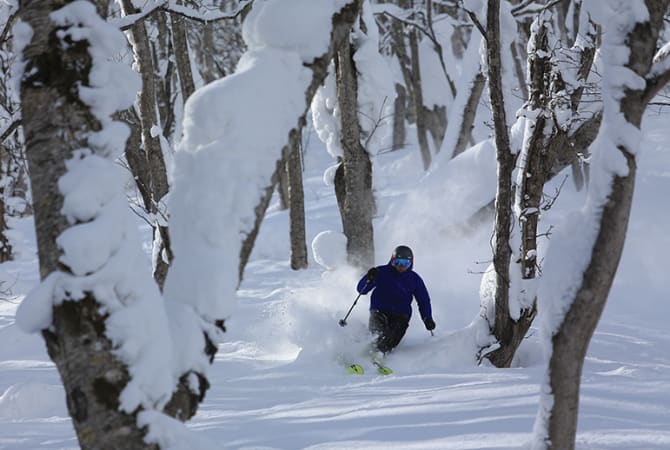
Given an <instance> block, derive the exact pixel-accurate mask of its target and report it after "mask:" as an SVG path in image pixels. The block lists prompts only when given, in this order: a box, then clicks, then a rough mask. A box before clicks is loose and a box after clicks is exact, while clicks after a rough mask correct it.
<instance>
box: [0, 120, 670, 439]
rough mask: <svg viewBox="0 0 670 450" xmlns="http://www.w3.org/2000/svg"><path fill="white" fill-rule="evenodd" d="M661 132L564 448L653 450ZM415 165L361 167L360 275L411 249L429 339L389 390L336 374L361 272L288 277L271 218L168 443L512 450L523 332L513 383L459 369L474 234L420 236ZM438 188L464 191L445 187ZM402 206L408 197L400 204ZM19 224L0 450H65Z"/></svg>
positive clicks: (355, 329) (414, 327)
mask: <svg viewBox="0 0 670 450" xmlns="http://www.w3.org/2000/svg"><path fill="white" fill-rule="evenodd" d="M666 124H667V114H666V115H661V114H658V113H657V112H656V111H654V110H651V111H650V112H649V113H648V115H647V118H646V120H645V123H644V130H643V133H644V136H645V143H644V146H643V148H644V151H643V152H642V153H641V154H640V157H639V173H638V181H637V189H636V193H635V201H634V208H633V215H632V218H631V223H630V228H629V236H628V240H627V242H626V248H625V251H624V256H623V259H622V261H621V265H620V268H619V273H618V276H617V279H616V280H615V283H614V286H613V289H612V293H611V296H610V299H609V301H608V305H607V307H606V309H605V313H604V315H603V318H602V320H601V322H600V325H599V327H598V329H597V330H596V333H595V336H594V338H593V340H592V343H591V346H590V349H589V354H588V356H587V360H586V364H585V367H584V374H583V382H582V396H581V404H580V418H579V428H578V436H577V447H578V448H579V449H602V450H605V449H640V450H641V449H645V450H661V449H668V448H670V389H669V387H670V370H669V369H670V355H669V354H668V351H667V349H668V348H669V347H670V331H669V330H670V329H669V328H668V326H667V317H668V313H670V305H669V304H668V302H667V299H668V296H667V292H668V290H667V287H666V281H665V280H666V278H667V277H666V268H665V265H664V260H665V258H664V257H665V255H667V254H668V253H670V236H669V235H668V232H667V225H668V223H670V210H669V209H668V208H667V206H666V205H667V198H666V197H667V196H668V195H669V194H670V154H668V150H667V148H664V147H663V145H664V143H665V142H666V141H667V140H668V131H667V126H666ZM323 147H324V146H323V145H322V144H321V143H320V142H318V140H317V139H316V137H315V136H311V138H310V140H309V145H308V146H307V150H306V155H305V164H306V173H305V196H306V212H307V221H308V222H307V235H308V240H309V242H311V241H312V239H313V238H314V237H315V236H316V235H317V234H319V233H321V232H323V231H326V230H336V231H338V230H340V227H341V225H340V219H339V217H338V216H337V209H336V204H335V198H334V194H333V190H332V187H330V186H326V185H325V184H324V183H323V181H322V175H323V172H324V170H325V169H326V168H327V167H328V166H330V165H331V164H332V163H333V161H332V159H331V157H330V156H329V155H328V154H327V152H326V151H325V149H324V148H323ZM410 148H413V147H412V146H410ZM415 150H416V149H414V150H411V152H412V153H410V150H407V151H401V152H395V153H386V154H383V155H378V156H377V157H376V159H375V171H376V172H375V176H376V177H377V180H376V181H375V182H376V186H377V189H378V192H377V195H378V200H379V211H380V212H379V217H378V218H377V221H376V249H377V250H376V253H377V263H378V264H381V263H383V262H385V261H386V260H387V259H388V257H389V255H390V252H391V250H392V249H393V247H394V246H395V245H397V244H405V243H406V244H409V245H410V246H412V247H413V248H414V250H415V254H416V264H415V268H416V270H417V271H418V272H419V273H420V274H421V275H422V277H423V278H424V280H425V281H426V284H427V286H428V288H429V291H430V292H431V295H432V298H433V309H434V317H435V321H436V322H437V329H436V333H435V336H434V337H431V336H430V334H429V333H427V332H426V331H425V330H424V329H423V326H422V324H421V323H420V321H419V320H418V319H417V318H416V317H415V318H414V319H413V321H412V323H411V325H410V328H409V330H408V333H407V336H406V338H405V340H404V341H403V342H402V344H401V345H400V346H399V347H398V349H397V351H396V352H394V353H393V354H392V355H390V356H389V358H388V360H387V362H388V365H389V366H391V367H392V368H393V369H394V374H393V375H391V376H387V377H384V376H380V375H377V374H376V373H374V371H373V370H372V369H371V368H369V367H367V368H369V369H370V370H368V372H367V373H366V374H364V375H362V376H356V375H349V374H347V373H346V372H345V370H344V367H343V363H344V362H349V361H360V362H363V364H364V365H366V366H367V364H366V363H365V358H364V357H363V356H362V355H363V354H364V351H365V346H366V343H367V334H366V331H365V330H366V321H367V298H365V297H363V298H361V300H360V301H359V303H358V305H357V306H356V307H355V308H354V310H353V312H352V315H351V316H350V318H349V320H348V322H349V325H348V326H347V327H344V328H342V327H339V326H338V324H337V321H338V319H340V318H341V317H343V316H344V314H346V312H347V310H348V309H349V307H350V306H351V304H352V302H353V300H354V298H355V294H356V293H355V289H354V285H355V282H356V281H357V279H358V277H359V276H361V275H362V274H361V273H358V272H356V271H354V270H352V269H348V268H346V267H340V268H338V269H335V270H330V271H325V270H324V269H323V268H322V267H321V266H319V265H318V264H316V263H315V262H314V259H313V257H314V255H313V254H311V255H310V267H309V269H307V270H305V271H300V272H293V271H291V270H290V268H289V265H288V256H287V255H288V239H287V236H288V218H287V213H286V212H285V211H279V210H278V207H277V203H276V202H273V204H272V206H271V208H270V211H269V212H268V215H267V218H266V220H265V222H264V224H263V226H262V229H261V234H260V236H259V240H258V243H257V247H256V249H255V251H254V253H253V255H252V259H251V262H250V264H249V266H248V269H247V272H246V275H245V280H244V282H243V284H242V286H241V288H240V290H239V291H238V298H239V301H238V306H237V308H236V310H235V312H234V314H233V316H232V318H231V319H230V320H229V321H228V323H227V324H226V325H227V328H228V333H226V336H225V337H226V342H225V343H224V344H222V345H221V348H220V351H219V353H218V355H217V357H216V361H215V363H214V365H213V367H212V369H211V371H210V376H211V378H210V381H211V383H212V388H211V389H210V391H209V392H208V394H207V397H206V399H205V402H204V403H203V404H202V405H201V407H200V410H199V412H198V414H197V416H196V417H195V418H194V420H192V421H191V422H190V423H189V427H190V429H191V430H193V433H192V435H187V436H185V437H184V439H185V440H184V441H183V442H185V444H184V448H193V449H195V448H227V449H246V450H250V449H257V450H258V449H264V450H268V449H284V450H292V449H393V448H397V449H444V450H446V449H523V448H527V445H528V444H529V442H530V439H531V433H532V427H533V423H534V420H535V415H536V412H537V407H538V389H539V387H538V386H539V383H540V381H541V379H542V374H543V372H544V365H543V363H542V355H541V349H540V346H539V344H538V341H537V338H536V335H535V334H534V333H535V330H531V334H530V336H529V337H528V339H526V341H525V342H524V344H523V346H522V348H521V349H520V351H519V354H518V358H517V361H516V364H515V365H516V367H515V368H513V369H509V370H499V369H494V368H490V367H480V366H477V365H476V364H475V363H474V351H473V348H472V342H473V334H475V333H477V330H476V329H475V328H474V327H471V326H469V325H470V323H471V322H472V320H473V319H474V318H475V317H476V316H477V314H478V312H479V298H478V290H479V282H480V279H481V272H482V271H483V270H485V268H486V265H487V264H486V262H487V260H489V259H490V248H489V237H490V227H489V226H488V225H485V226H482V227H481V228H479V229H477V230H475V231H474V232H473V234H472V235H470V236H464V235H462V234H460V233H457V232H454V231H453V230H449V229H448V227H443V228H440V227H436V224H439V223H443V224H447V223H454V222H456V221H457V219H458V218H459V217H460V216H459V214H462V211H461V209H460V208H458V207H457V205H455V204H453V202H452V203H451V204H450V203H448V202H447V201H446V199H445V198H444V196H443V197H441V196H440V195H439V190H438V191H433V192H434V193H433V194H432V195H427V196H424V197H421V195H417V194H420V193H421V192H422V190H424V189H425V190H426V192H430V189H434V188H435V187H434V182H431V181H429V180H425V181H421V177H422V173H421V163H420V159H419V154H418V151H415ZM444 170H445V171H446V169H444ZM401 174H402V176H400V175H401ZM438 175H439V174H438ZM477 177H480V179H478V178H477ZM488 177H490V174H489V173H488V172H487V171H485V170H482V171H481V172H479V173H478V174H472V176H471V178H470V180H469V181H470V183H471V184H472V185H476V186H478V187H479V189H487V187H486V186H488V185H489V184H490V183H487V179H488ZM560 181H561V180H560V179H557V180H556V181H555V183H556V184H557V185H558V183H560ZM445 182H446V181H445ZM553 187H555V186H552V187H551V188H553ZM446 188H449V189H455V190H454V191H451V192H461V190H463V189H465V187H464V186H462V185H458V184H456V185H451V186H449V185H446V186H445V189H446ZM459 188H461V190H459ZM408 192H414V194H413V195H412V197H408ZM464 192H465V191H464ZM480 194H481V192H480V191H477V192H475V193H473V195H480ZM408 198H411V199H413V200H412V201H410V202H408V201H407V199H408ZM582 200H583V193H577V192H574V190H573V188H572V185H571V182H570V181H569V180H568V181H567V182H566V183H565V185H564V187H563V190H562V191H561V195H560V196H559V200H558V201H557V202H556V205H555V208H554V209H553V210H552V211H551V212H550V213H549V214H547V217H546V221H547V223H550V222H551V221H552V220H553V218H554V217H555V218H558V217H560V216H561V214H563V213H564V212H565V211H567V210H568V209H570V208H574V207H576V206H578V205H580V204H581V203H580V202H581V201H582ZM420 202H421V204H419V203H420ZM31 226H32V224H31V223H30V222H29V221H19V222H18V223H16V224H15V229H14V230H13V236H12V237H13V240H14V242H15V243H16V245H17V246H18V249H19V255H20V259H19V260H18V261H16V262H12V263H7V264H4V265H2V266H0V276H1V277H2V278H1V280H2V281H4V284H3V285H2V288H3V289H5V290H11V296H10V295H8V294H6V295H4V296H3V297H4V299H3V300H2V301H0V342H1V343H2V345H1V346H0V449H71V448H78V445H77V441H76V438H75V436H74V431H73V428H72V426H71V424H70V421H69V418H68V416H67V412H66V408H65V402H64V395H63V392H62V387H61V386H60V384H59V378H58V373H57V371H56V369H55V367H54V365H53V364H52V363H51V362H50V360H49V359H48V356H47V355H46V351H45V349H44V345H43V343H42V341H41V338H40V337H39V336H38V335H26V334H24V333H22V332H21V331H19V330H18V328H17V327H16V326H15V325H14V314H15V310H16V305H17V302H19V301H20V300H21V298H22V297H23V296H24V295H25V294H26V293H27V292H28V290H29V289H30V288H31V287H32V286H33V285H34V284H35V282H36V280H37V268H36V259H35V255H34V250H35V242H34V237H33V231H32V229H31V228H30V227H31ZM140 226H141V225H140ZM431 230H433V231H432V232H431ZM143 231H145V232H146V230H145V229H143ZM331 245H335V244H331ZM328 250H329V247H328V246H325V247H321V248H320V249H318V250H317V251H328ZM147 261H148V260H147Z"/></svg>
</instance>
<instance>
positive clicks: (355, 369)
mask: <svg viewBox="0 0 670 450" xmlns="http://www.w3.org/2000/svg"><path fill="white" fill-rule="evenodd" d="M347 372H349V373H351V374H354V375H363V373H365V370H363V367H362V366H361V365H359V364H352V365H350V366H349V367H347Z"/></svg>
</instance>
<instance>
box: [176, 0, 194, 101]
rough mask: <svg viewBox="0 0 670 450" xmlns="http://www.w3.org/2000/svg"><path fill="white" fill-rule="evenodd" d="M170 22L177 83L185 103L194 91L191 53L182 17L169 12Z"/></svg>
mask: <svg viewBox="0 0 670 450" xmlns="http://www.w3.org/2000/svg"><path fill="white" fill-rule="evenodd" d="M178 3H179V2H178ZM170 22H171V23H172V45H173V47H174V58H175V62H176V64H177V73H178V74H179V85H180V86H181V99H182V102H183V103H186V100H188V98H189V97H190V96H191V94H193V91H195V83H194V82H193V73H192V72H191V55H190V52H189V49H188V41H187V40H186V27H185V26H184V18H183V17H182V16H181V15H179V14H175V13H170Z"/></svg>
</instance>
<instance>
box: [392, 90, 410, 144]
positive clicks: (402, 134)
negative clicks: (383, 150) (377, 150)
mask: <svg viewBox="0 0 670 450" xmlns="http://www.w3.org/2000/svg"><path fill="white" fill-rule="evenodd" d="M395 92H396V97H395V100H394V108H393V143H392V144H391V145H392V146H391V150H398V149H401V148H403V147H404V146H405V140H406V139H407V138H406V131H405V114H406V110H407V90H406V89H405V87H404V86H403V85H402V84H399V83H396V85H395Z"/></svg>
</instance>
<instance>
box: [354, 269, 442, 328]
mask: <svg viewBox="0 0 670 450" xmlns="http://www.w3.org/2000/svg"><path fill="white" fill-rule="evenodd" d="M412 267H413V265H412V266H410V267H409V269H407V270H406V271H404V272H398V271H397V270H396V269H395V267H393V266H392V265H391V263H390V262H389V263H388V264H386V265H385V266H377V278H375V280H374V281H372V282H370V283H366V282H367V274H366V275H365V276H364V277H363V278H361V281H359V282H358V286H357V288H356V289H357V290H358V292H359V293H361V294H367V293H368V292H370V291H371V290H372V289H374V291H372V296H371V298H370V311H372V310H377V311H382V312H387V313H391V314H396V315H405V316H407V318H408V319H409V318H410V317H411V316H412V298H416V302H417V304H418V305H419V313H420V314H421V319H422V320H425V319H427V318H429V317H430V318H431V319H432V314H433V313H432V310H431V307H430V296H429V295H428V290H427V289H426V285H425V284H424V283H423V280H422V279H421V277H420V276H419V274H418V273H416V272H414V271H413V270H412Z"/></svg>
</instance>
